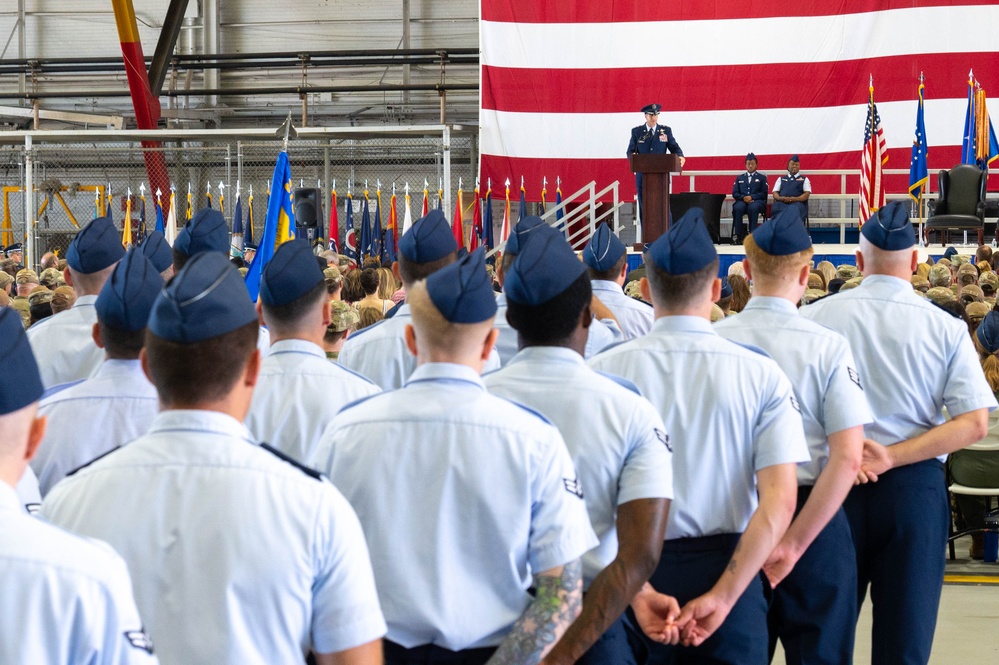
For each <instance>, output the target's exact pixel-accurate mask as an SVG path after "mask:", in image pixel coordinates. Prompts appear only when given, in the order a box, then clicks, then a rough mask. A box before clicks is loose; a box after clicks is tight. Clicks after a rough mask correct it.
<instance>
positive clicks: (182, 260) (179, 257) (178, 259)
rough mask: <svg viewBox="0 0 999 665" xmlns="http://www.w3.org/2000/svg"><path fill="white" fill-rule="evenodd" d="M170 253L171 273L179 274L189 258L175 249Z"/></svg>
mask: <svg viewBox="0 0 999 665" xmlns="http://www.w3.org/2000/svg"><path fill="white" fill-rule="evenodd" d="M250 251H252V250H250ZM172 252H173V271H174V272H175V273H178V272H180V269H181V268H183V267H184V265H185V264H186V263H187V262H188V261H190V260H191V257H190V256H188V255H187V254H185V253H184V252H182V251H180V250H179V249H177V248H176V247H174V248H172Z"/></svg>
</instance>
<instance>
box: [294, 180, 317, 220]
mask: <svg viewBox="0 0 999 665" xmlns="http://www.w3.org/2000/svg"><path fill="white" fill-rule="evenodd" d="M294 201H295V225H296V226H301V227H303V228H311V229H314V228H316V227H317V226H319V225H320V224H322V221H321V220H322V219H323V197H322V194H320V192H319V190H318V189H316V188H315V187H299V188H297V189H296V190H295V199H294Z"/></svg>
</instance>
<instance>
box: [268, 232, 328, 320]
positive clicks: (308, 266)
mask: <svg viewBox="0 0 999 665" xmlns="http://www.w3.org/2000/svg"><path fill="white" fill-rule="evenodd" d="M323 282H324V277H323V271H322V270H320V269H319V264H318V263H317V262H316V255H315V254H313V253H312V248H311V247H309V241H308V240H305V239H300V240H290V241H288V242H285V243H281V246H280V247H278V248H277V250H276V251H275V252H274V256H273V257H272V258H271V260H270V262H268V264H267V265H266V266H264V270H263V272H262V273H261V275H260V300H261V301H262V302H263V303H264V304H265V305H268V306H270V307H281V306H282V305H287V304H289V303H291V302H294V301H295V300H298V299H299V298H301V297H302V296H304V295H305V294H306V293H308V292H309V291H311V290H312V289H314V288H316V287H317V286H318V285H320V284H322V283H323Z"/></svg>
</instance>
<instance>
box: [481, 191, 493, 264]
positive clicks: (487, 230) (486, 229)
mask: <svg viewBox="0 0 999 665" xmlns="http://www.w3.org/2000/svg"><path fill="white" fill-rule="evenodd" d="M482 244H483V245H485V246H486V249H492V248H493V247H494V246H495V245H496V241H495V240H493V190H492V189H491V188H490V189H487V190H486V205H485V207H484V208H483V210H482Z"/></svg>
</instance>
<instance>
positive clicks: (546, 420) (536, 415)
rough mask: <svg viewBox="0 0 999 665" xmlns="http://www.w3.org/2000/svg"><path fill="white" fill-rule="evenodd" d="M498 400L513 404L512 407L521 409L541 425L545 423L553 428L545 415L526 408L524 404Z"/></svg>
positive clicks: (515, 401) (507, 399) (503, 398)
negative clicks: (536, 419)
mask: <svg viewBox="0 0 999 665" xmlns="http://www.w3.org/2000/svg"><path fill="white" fill-rule="evenodd" d="M500 399H502V400H506V401H507V402H510V404H513V405H514V406H516V407H518V408H520V409H523V410H524V411H527V412H528V413H529V414H531V415H532V416H534V417H536V418H538V419H539V420H541V421H542V422H543V423H546V424H548V425H552V426H553V427H554V426H555V424H554V423H553V422H552V421H550V420H548V416H546V415H545V414H543V413H541V412H540V411H537V410H535V409H532V408H531V407H529V406H527V405H526V404H521V403H520V402H518V401H517V400H513V399H510V398H509V397H500Z"/></svg>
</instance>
